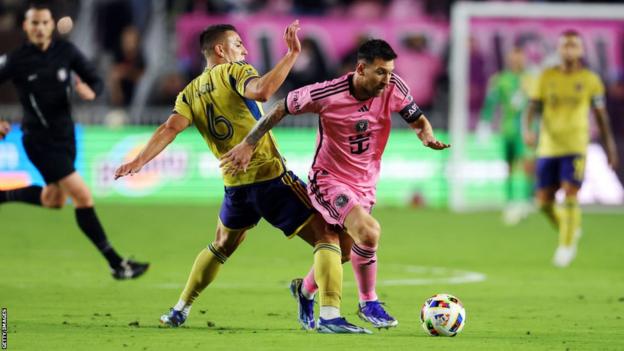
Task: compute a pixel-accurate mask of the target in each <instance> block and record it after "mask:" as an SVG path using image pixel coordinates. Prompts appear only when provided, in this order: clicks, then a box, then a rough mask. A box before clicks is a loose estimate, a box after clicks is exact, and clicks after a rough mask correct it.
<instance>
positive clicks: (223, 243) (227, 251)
mask: <svg viewBox="0 0 624 351" xmlns="http://www.w3.org/2000/svg"><path fill="white" fill-rule="evenodd" d="M212 247H214V248H215V249H216V250H217V251H219V252H221V253H223V254H224V255H226V256H227V257H230V256H231V255H232V254H233V253H234V251H236V248H237V247H238V245H237V244H236V243H235V242H233V241H227V240H223V239H221V240H218V239H217V240H215V241H214V242H213V243H212Z"/></svg>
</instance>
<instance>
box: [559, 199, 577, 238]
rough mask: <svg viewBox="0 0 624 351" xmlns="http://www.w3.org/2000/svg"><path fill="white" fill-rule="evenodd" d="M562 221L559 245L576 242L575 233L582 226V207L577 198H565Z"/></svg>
mask: <svg viewBox="0 0 624 351" xmlns="http://www.w3.org/2000/svg"><path fill="white" fill-rule="evenodd" d="M560 222H561V225H560V226H559V245H562V246H570V245H572V243H573V242H574V234H575V233H576V231H577V230H578V229H579V228H580V226H581V208H580V207H579V204H578V200H577V199H576V198H567V199H566V200H565V202H564V203H563V208H562V209H561V221H560Z"/></svg>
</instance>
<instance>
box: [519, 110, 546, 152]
mask: <svg viewBox="0 0 624 351" xmlns="http://www.w3.org/2000/svg"><path fill="white" fill-rule="evenodd" d="M541 110H542V102H541V101H537V100H531V101H529V106H527V109H526V111H525V113H524V115H523V116H522V138H523V139H524V143H525V144H526V145H527V146H530V147H534V146H535V143H536V142H537V136H536V135H535V132H534V131H533V128H532V126H533V120H534V119H535V115H536V114H537V113H539V112H540V111H541Z"/></svg>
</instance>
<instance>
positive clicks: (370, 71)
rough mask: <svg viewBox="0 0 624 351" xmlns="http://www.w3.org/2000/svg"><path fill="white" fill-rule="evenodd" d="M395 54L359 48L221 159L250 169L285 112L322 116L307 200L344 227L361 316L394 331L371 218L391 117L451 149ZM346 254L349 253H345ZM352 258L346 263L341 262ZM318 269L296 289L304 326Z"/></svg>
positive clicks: (375, 45) (371, 44) (377, 231)
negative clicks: (338, 73)
mask: <svg viewBox="0 0 624 351" xmlns="http://www.w3.org/2000/svg"><path fill="white" fill-rule="evenodd" d="M396 57H397V55H396V53H395V52H394V50H392V48H391V47H390V45H389V44H388V43H387V42H385V41H383V40H379V39H374V40H369V41H367V42H365V43H364V44H362V46H360V48H359V49H358V61H357V66H356V68H355V71H354V72H351V73H348V74H345V75H343V76H342V77H339V78H336V79H334V80H331V81H327V82H322V83H316V84H311V85H307V86H304V87H302V88H299V89H296V90H293V91H291V92H290V93H288V95H287V96H286V98H285V99H282V100H280V101H278V102H277V103H275V105H274V106H273V108H272V109H271V111H270V112H269V113H268V114H266V115H265V116H264V117H262V118H261V119H260V120H259V121H258V123H257V124H256V126H255V127H254V129H253V130H252V131H251V132H250V133H249V134H248V135H247V137H246V138H245V139H244V140H243V141H242V142H241V143H240V144H238V145H237V146H236V147H234V148H233V149H232V150H230V151H229V152H228V153H226V154H225V155H224V156H223V157H222V158H221V167H225V168H226V171H227V172H230V173H237V172H240V171H245V170H246V167H247V165H248V164H249V162H250V160H251V157H252V152H253V150H254V147H255V145H256V143H257V142H258V140H259V139H260V138H261V137H262V136H263V135H264V134H265V133H267V132H268V131H269V130H270V129H271V128H272V127H273V126H275V125H276V124H277V123H279V121H280V120H281V119H282V118H284V116H286V115H287V114H293V115H297V114H302V113H317V114H318V115H319V132H318V136H317V142H316V144H317V147H316V154H315V155H314V161H313V162H312V167H311V169H310V172H309V174H308V179H309V184H308V188H307V190H308V195H309V196H310V199H311V200H312V204H313V205H314V207H315V209H316V210H317V211H318V212H320V213H321V215H322V216H323V218H324V219H325V221H327V223H328V224H329V225H333V226H334V227H335V228H337V229H340V230H345V231H346V232H347V233H348V234H349V236H350V237H351V238H352V242H351V240H350V239H348V238H349V237H348V236H346V235H344V236H343V237H344V238H345V239H344V241H345V242H343V243H341V246H343V247H344V246H347V247H348V246H351V245H352V247H351V250H350V259H351V263H352V266H353V271H354V273H355V277H356V280H357V284H358V290H359V300H360V304H359V306H358V316H359V317H360V318H362V319H363V320H365V321H367V322H370V323H372V324H373V325H374V326H375V327H379V328H381V327H386V328H387V327H394V326H396V325H398V321H397V320H396V319H395V318H393V317H392V316H390V315H389V314H388V313H387V312H386V311H385V309H384V307H383V305H382V303H381V302H379V300H378V298H377V294H376V291H375V285H376V278H377V247H378V243H379V238H380V235H381V228H380V226H379V222H377V220H376V219H375V218H374V217H373V216H372V215H371V214H370V212H371V208H372V206H373V205H374V204H375V192H376V184H377V180H378V179H379V170H380V164H381V156H382V154H383V151H384V149H385V146H386V143H387V141H388V135H389V134H390V129H391V113H392V112H398V113H399V114H400V115H401V117H403V119H404V120H405V121H406V122H407V123H408V124H409V126H410V127H411V128H412V129H414V130H415V131H416V134H417V135H418V138H419V139H420V140H421V141H422V143H423V145H424V146H426V147H429V148H432V149H434V150H443V149H446V148H448V147H449V146H450V145H447V144H445V143H443V142H440V141H438V140H436V138H435V136H434V135H433V130H432V128H431V124H430V123H429V121H428V120H427V118H426V117H425V116H424V115H423V113H422V111H421V110H420V108H419V107H418V106H417V105H416V103H415V102H414V101H413V98H412V96H411V94H410V90H409V88H408V87H407V86H406V85H405V83H404V82H403V81H402V80H401V78H400V77H399V76H398V75H396V74H394V73H393V70H394V59H395V58H396ZM343 252H349V251H348V250H343ZM348 259H349V257H345V258H343V261H346V260H348ZM316 290H317V285H316V282H315V280H314V270H311V271H310V272H309V273H308V275H307V276H306V278H305V279H303V280H302V279H295V280H293V282H292V284H291V291H292V292H293V295H294V296H295V297H296V298H297V299H298V303H299V321H300V323H302V324H305V323H307V322H308V320H309V319H312V320H313V319H314V294H315V292H316Z"/></svg>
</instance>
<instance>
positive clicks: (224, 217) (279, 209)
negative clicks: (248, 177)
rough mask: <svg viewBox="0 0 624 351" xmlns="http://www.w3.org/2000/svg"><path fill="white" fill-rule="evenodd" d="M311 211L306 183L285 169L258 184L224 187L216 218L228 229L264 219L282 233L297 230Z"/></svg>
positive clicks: (286, 233)
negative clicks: (274, 177) (223, 194)
mask: <svg viewBox="0 0 624 351" xmlns="http://www.w3.org/2000/svg"><path fill="white" fill-rule="evenodd" d="M313 214H314V210H313V208H312V204H311V203H310V200H309V198H308V195H307V193H306V184H305V183H304V182H303V181H301V180H300V179H299V178H298V177H297V176H296V175H295V174H294V173H292V172H291V171H287V172H285V173H284V174H282V175H281V176H280V177H278V178H276V179H272V180H268V181H265V182H261V183H256V184H249V185H242V186H234V187H225V196H224V198H223V204H221V211H220V213H219V218H220V219H221V223H223V225H224V226H225V227H227V228H230V229H245V228H249V227H253V226H254V225H256V224H257V223H258V222H259V221H260V218H264V219H266V221H267V222H269V223H271V225H273V226H274V227H276V228H279V229H281V230H282V232H284V235H286V236H292V235H295V234H297V232H298V230H299V229H301V227H302V226H303V225H304V224H305V223H306V222H307V221H308V220H309V219H310V218H311V216H312V215H313Z"/></svg>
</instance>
